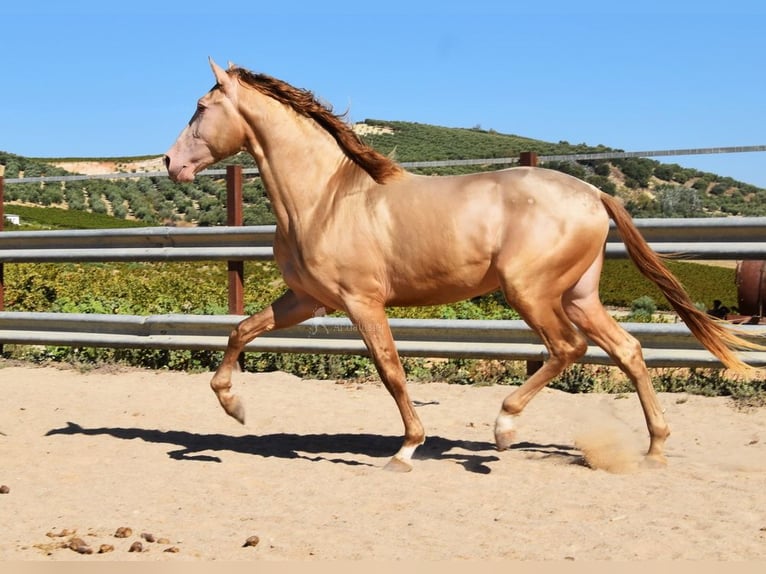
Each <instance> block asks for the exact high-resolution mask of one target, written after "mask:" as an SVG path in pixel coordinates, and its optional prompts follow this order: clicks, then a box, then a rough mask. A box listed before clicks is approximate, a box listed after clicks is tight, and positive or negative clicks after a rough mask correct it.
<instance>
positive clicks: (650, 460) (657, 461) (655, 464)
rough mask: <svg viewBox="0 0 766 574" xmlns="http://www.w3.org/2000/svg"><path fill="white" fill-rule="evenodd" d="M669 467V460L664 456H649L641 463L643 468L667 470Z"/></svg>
mask: <svg viewBox="0 0 766 574" xmlns="http://www.w3.org/2000/svg"><path fill="white" fill-rule="evenodd" d="M667 465H668V459H666V458H665V455H664V454H647V455H646V456H645V457H644V460H643V461H642V462H641V466H642V467H643V468H665V467H666V466H667Z"/></svg>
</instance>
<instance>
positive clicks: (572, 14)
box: [0, 0, 766, 187]
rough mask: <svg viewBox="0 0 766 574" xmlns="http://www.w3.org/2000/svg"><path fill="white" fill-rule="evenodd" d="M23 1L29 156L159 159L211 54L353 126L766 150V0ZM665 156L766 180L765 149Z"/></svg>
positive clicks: (6, 111) (7, 140) (21, 91)
mask: <svg viewBox="0 0 766 574" xmlns="http://www.w3.org/2000/svg"><path fill="white" fill-rule="evenodd" d="M10 4H12V6H11V7H10V8H7V7H6V8H3V14H2V25H1V27H0V54H2V67H1V68H0V78H2V79H1V80H0V150H3V151H7V152H11V153H16V154H19V155H25V156H33V157H64V156H66V157H93V156H101V157H109V156H131V155H148V154H161V153H162V152H164V151H165V150H166V149H167V148H168V147H169V146H170V145H171V144H172V142H173V140H174V139H175V137H176V136H177V135H178V133H179V132H180V130H181V128H182V127H183V126H184V124H185V123H186V122H187V121H188V119H189V117H190V116H191V114H192V112H193V110H194V106H195V102H196V100H197V98H198V97H199V96H201V95H202V94H203V93H205V92H206V91H207V90H208V89H209V88H210V87H211V86H212V84H213V78H212V75H211V72H210V69H209V67H208V64H207V57H208V56H212V57H213V58H214V59H215V60H216V61H218V63H220V64H221V65H225V64H226V63H227V62H228V61H229V60H231V61H233V62H234V63H236V64H238V65H241V66H244V67H247V68H249V69H251V70H254V71H257V72H264V73H267V74H270V75H273V76H276V77H279V78H281V79H283V80H286V81H288V82H290V83H292V84H294V85H296V86H298V87H301V88H307V89H310V90H312V91H313V92H314V93H315V94H316V95H317V96H318V97H320V98H321V99H322V100H323V101H326V102H328V103H330V104H331V105H332V106H333V107H334V109H335V110H336V111H338V112H342V111H345V110H347V109H348V110H349V119H350V120H352V121H362V120H364V119H365V118H374V119H384V120H386V119H387V120H403V121H414V122H421V123H429V124H436V125H443V126H452V127H474V126H481V127H482V128H484V129H494V130H497V131H499V132H502V133H509V134H517V135H521V136H526V137H531V138H537V139H541V140H545V141H552V142H557V141H560V140H566V141H569V142H571V143H581V142H584V143H587V144H590V145H597V144H604V145H607V146H610V147H614V148H619V149H623V150H626V151H645V150H662V149H679V148H707V147H719V146H720V147H725V146H751V145H764V144H766V73H764V71H763V70H764V68H766V64H765V63H764V55H766V3H764V2H762V0H745V1H737V0H731V1H729V2H721V1H720V0H717V1H715V2H714V1H709V0H701V1H697V2H687V1H686V0H684V1H677V2H674V1H673V0H665V1H664V2H661V1H654V0H652V1H647V2H641V3H638V4H636V3H623V2H619V1H617V0H613V1H611V2H604V1H588V0H583V1H580V2H572V1H569V2H563V1H559V0H548V1H546V2H536V1H532V0H526V1H524V2H516V1H513V0H508V1H499V0H498V1H494V2H493V1H485V0H473V1H471V2H465V1H463V2H450V1H447V0H441V1H438V2H432V1H430V0H428V1H423V2H416V1H415V0H410V1H409V2H401V1H399V0H391V1H386V2H360V1H359V0H356V1H354V2H350V1H346V2H341V1H332V0H327V1H321V2H302V1H297V0H293V1H291V2H283V3H282V4H283V6H284V7H280V5H279V4H280V3H278V2H273V3H271V7H269V8H262V7H259V5H262V4H263V3H262V2H256V1H254V0H248V1H239V0H228V1H226V2H218V3H217V4H215V3H211V2H207V3H205V5H207V6H208V7H207V8H203V7H202V5H201V4H195V3H193V2H191V1H188V0H187V1H186V2H176V1H174V0H166V1H163V2H157V1H156V0H154V1H144V0H133V1H129V2H119V3H114V4H112V5H108V3H107V2H104V1H98V2H96V1H82V2H77V1H72V2H59V1H49V2H36V1H34V0H30V1H27V2H12V3H10ZM634 4H635V5H634ZM211 5H215V6H216V9H211V8H210V7H209V6H211ZM423 159H428V158H423ZM662 161H668V162H674V163H680V164H681V165H684V166H687V167H696V168H699V169H703V170H706V171H713V172H715V173H719V174H721V175H728V176H731V177H735V178H736V179H740V180H743V181H745V182H748V183H752V184H755V185H759V186H763V187H766V153H764V152H755V153H743V154H725V155H712V156H689V157H677V158H663V159H662Z"/></svg>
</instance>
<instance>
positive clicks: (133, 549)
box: [128, 540, 144, 552]
mask: <svg viewBox="0 0 766 574" xmlns="http://www.w3.org/2000/svg"><path fill="white" fill-rule="evenodd" d="M143 551H144V545H143V544H141V543H140V542H139V541H138V540H136V541H135V542H134V543H133V544H131V545H130V548H128V552H143Z"/></svg>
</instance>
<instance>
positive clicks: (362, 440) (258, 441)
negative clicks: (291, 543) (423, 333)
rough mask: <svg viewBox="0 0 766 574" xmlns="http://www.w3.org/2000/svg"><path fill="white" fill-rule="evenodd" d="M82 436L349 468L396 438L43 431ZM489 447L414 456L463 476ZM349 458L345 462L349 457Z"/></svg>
mask: <svg viewBox="0 0 766 574" xmlns="http://www.w3.org/2000/svg"><path fill="white" fill-rule="evenodd" d="M53 435H70V436H76V435H82V436H111V437H114V438H116V439H121V440H133V439H141V440H143V441H145V442H148V443H156V444H169V445H175V446H177V447H178V448H174V449H172V450H169V451H168V453H167V454H168V457H170V458H171V459H173V460H179V461H198V462H216V463H221V462H223V460H222V459H221V458H220V457H219V456H216V455H214V454H209V453H211V452H212V453H216V452H233V453H240V454H249V455H254V456H260V457H264V458H270V457H276V458H282V459H302V460H308V461H313V462H318V461H329V462H333V463H337V464H347V465H354V466H377V465H375V464H372V463H369V462H364V461H361V460H357V459H354V458H353V457H354V455H359V456H368V457H373V458H376V457H380V458H387V457H390V456H391V455H392V454H393V453H395V452H396V451H397V450H398V448H399V447H400V446H401V441H402V438H401V436H386V435H375V434H367V433H356V434H354V433H335V434H291V433H272V434H265V435H252V434H249V435H241V436H232V435H225V434H217V433H216V434H201V433H194V432H188V431H172V430H171V431H162V430H158V429H148V428H138V427H133V428H122V427H99V428H85V427H82V426H80V425H78V424H76V423H73V422H67V424H66V426H64V427H62V428H56V429H51V430H49V431H48V432H47V433H46V434H45V436H53ZM511 450H520V451H526V452H534V453H542V454H543V455H544V456H553V457H559V458H564V459H570V458H571V459H572V462H577V461H576V460H575V459H577V458H578V457H579V455H578V453H577V452H575V449H574V448H573V447H570V446H565V445H540V444H534V443H519V444H516V445H514V446H512V447H511ZM490 453H497V449H496V448H495V444H494V443H491V442H488V441H487V442H485V441H464V440H454V439H448V438H445V437H441V436H431V437H428V438H427V439H426V442H425V444H423V445H422V446H421V447H420V448H419V449H418V450H417V452H416V454H415V457H414V458H415V459H417V460H428V459H430V460H449V461H453V462H455V463H458V464H460V465H462V466H463V468H465V470H467V471H469V472H474V473H478V474H489V473H490V472H491V467H490V466H489V463H492V462H496V461H498V460H500V459H499V457H498V456H497V454H490ZM349 456H350V457H351V458H349Z"/></svg>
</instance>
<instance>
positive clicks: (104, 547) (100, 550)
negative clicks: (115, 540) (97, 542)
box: [98, 544, 114, 554]
mask: <svg viewBox="0 0 766 574" xmlns="http://www.w3.org/2000/svg"><path fill="white" fill-rule="evenodd" d="M108 552H114V546H112V545H111V544H102V545H101V546H99V547H98V553H99V554H106V553H108Z"/></svg>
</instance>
